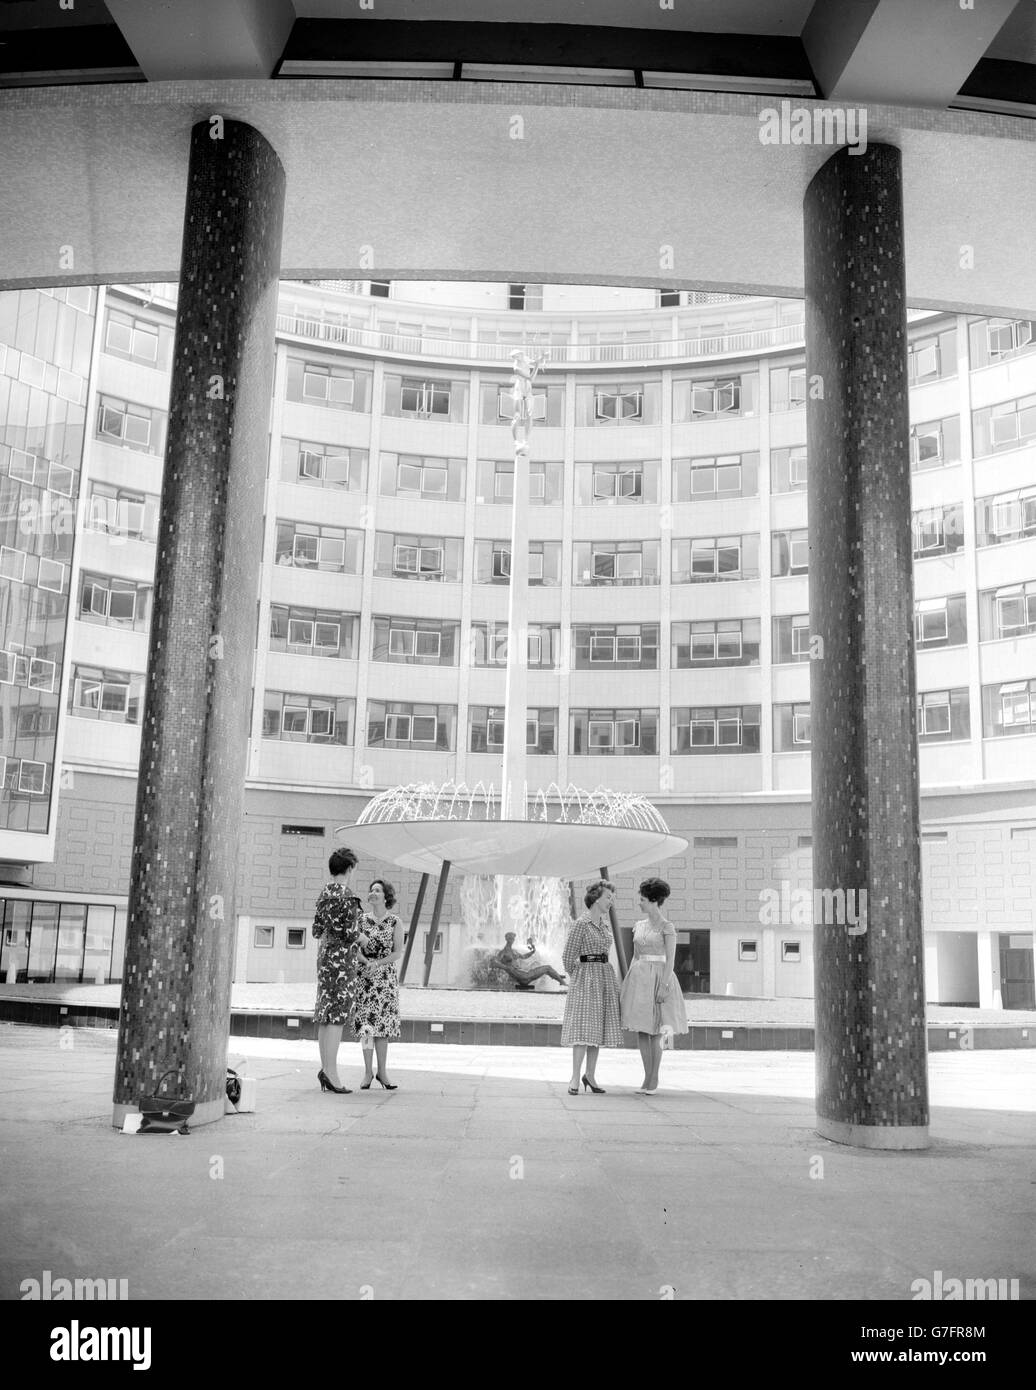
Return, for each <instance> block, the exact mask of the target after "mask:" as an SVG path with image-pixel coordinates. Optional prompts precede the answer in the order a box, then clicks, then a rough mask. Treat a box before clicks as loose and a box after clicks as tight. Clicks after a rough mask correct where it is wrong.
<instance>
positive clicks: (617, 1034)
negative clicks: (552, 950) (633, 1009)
mask: <svg viewBox="0 0 1036 1390" xmlns="http://www.w3.org/2000/svg"><path fill="white" fill-rule="evenodd" d="M614 901H615V889H614V887H613V886H612V885H611V884H610V883H608V882H607V880H606V879H603V878H602V879H598V881H597V882H596V883H591V885H590V887H589V888H588V889H587V890H586V894H585V896H584V898H583V902H584V903H585V904H586V907H587V911H586V912H584V913H583V915H582V916H581V917H578V918H577V919H576V920H575V921H574V922H573V923H572V926H571V927H570V928H569V932H568V937H567V938H566V940H565V950H564V953H563V956H562V960H563V963H564V966H565V969H566V970H567V971H568V975H569V985H568V994H567V995H566V996H565V1020H564V1022H563V1023H562V1025H561V1046H562V1047H571V1049H572V1080H571V1083H570V1085H569V1088H568V1094H569V1095H570V1096H575V1095H578V1094H579V1083H580V1081H582V1083H583V1086H584V1088H585V1089H587V1090H590V1091H593V1093H594V1095H595V1096H596V1095H603V1094H604V1091H603V1088H602V1087H600V1086H598V1085H597V1084H596V1083H597V1053H598V1050H599V1049H600V1048H602V1047H621V1046H622V1027H621V1023H620V1019H619V990H618V986H617V985H616V983H615V971H614V970H613V969H612V968H611V965H610V964H609V963H608V952H609V950H610V948H611V944H612V932H611V921H610V918H609V915H608V910H609V908H610V907H611V905H612V903H613V902H614ZM584 1056H585V1058H586V1071H585V1072H584V1071H583V1070H582V1068H583V1058H584ZM581 1072H582V1075H580V1073H581Z"/></svg>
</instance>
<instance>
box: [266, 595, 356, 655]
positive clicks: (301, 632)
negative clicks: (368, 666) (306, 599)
mask: <svg viewBox="0 0 1036 1390" xmlns="http://www.w3.org/2000/svg"><path fill="white" fill-rule="evenodd" d="M358 621H359V620H358V618H357V616H356V614H354V613H336V612H334V611H330V610H328V611H325V610H323V609H317V608H295V607H289V606H287V605H285V604H272V605H271V607H270V650H271V651H278V652H292V653H293V654H294V655H296V656H321V657H352V656H354V655H355V644H356V629H357V624H358Z"/></svg>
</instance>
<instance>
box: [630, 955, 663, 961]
mask: <svg viewBox="0 0 1036 1390" xmlns="http://www.w3.org/2000/svg"><path fill="white" fill-rule="evenodd" d="M637 960H665V956H637Z"/></svg>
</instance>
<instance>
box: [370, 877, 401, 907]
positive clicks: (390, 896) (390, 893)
mask: <svg viewBox="0 0 1036 1390" xmlns="http://www.w3.org/2000/svg"><path fill="white" fill-rule="evenodd" d="M376 883H380V884H381V891H382V892H383V893H384V894H385V906H386V907H395V905H396V890H395V889H394V888H393V887H392V884H391V883H388V882H387V881H386V880H385V879H383V878H374V879H371V883H370V888H368V889H367V892H368V893H369V892H370V890H371V888H373V887H374V885H375V884H376Z"/></svg>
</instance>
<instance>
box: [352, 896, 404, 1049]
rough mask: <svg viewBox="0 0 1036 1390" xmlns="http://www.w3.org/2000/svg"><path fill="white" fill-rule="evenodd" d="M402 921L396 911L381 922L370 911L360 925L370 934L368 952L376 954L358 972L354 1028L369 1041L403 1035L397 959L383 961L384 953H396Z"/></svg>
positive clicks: (368, 935) (362, 929)
mask: <svg viewBox="0 0 1036 1390" xmlns="http://www.w3.org/2000/svg"><path fill="white" fill-rule="evenodd" d="M398 922H399V918H398V917H397V916H396V914H395V913H394V912H387V913H386V914H385V916H384V917H383V918H382V919H381V921H380V922H379V921H377V920H376V919H375V918H374V917H372V916H371V914H370V913H369V912H368V913H366V914H365V916H364V918H363V925H362V927H361V928H360V930H361V931H364V932H366V933H367V938H368V940H367V950H366V952H365V954H366V955H367V956H368V957H372V956H373V957H374V960H373V961H361V962H360V968H359V972H358V974H357V976H356V1008H355V1009H354V1010H353V1032H354V1033H355V1034H356V1036H357V1037H358V1038H360V1039H362V1040H364V1041H366V1042H369V1041H370V1039H371V1038H398V1037H399V1032H400V1029H399V976H398V975H397V974H396V963H395V961H389V962H388V964H382V963H381V957H383V956H390V955H391V954H392V951H393V949H394V946H395V934H396V925H397V923H398Z"/></svg>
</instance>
